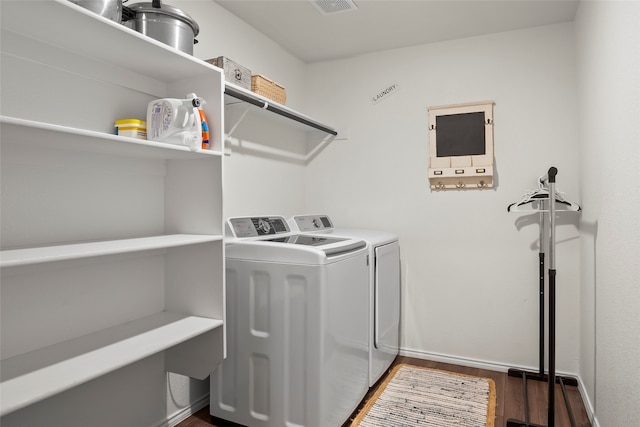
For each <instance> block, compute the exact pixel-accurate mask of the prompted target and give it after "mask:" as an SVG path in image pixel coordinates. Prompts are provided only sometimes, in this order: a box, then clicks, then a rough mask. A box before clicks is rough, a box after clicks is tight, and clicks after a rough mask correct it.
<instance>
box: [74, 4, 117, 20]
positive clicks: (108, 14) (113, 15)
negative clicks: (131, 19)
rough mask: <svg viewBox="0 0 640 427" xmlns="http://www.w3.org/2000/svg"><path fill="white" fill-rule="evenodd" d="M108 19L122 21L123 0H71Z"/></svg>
mask: <svg viewBox="0 0 640 427" xmlns="http://www.w3.org/2000/svg"><path fill="white" fill-rule="evenodd" d="M69 1H70V2H71V3H75V4H77V5H78V6H82V7H84V8H85V9H89V10H90V11H92V12H95V13H97V14H98V15H100V16H103V17H105V18H107V19H111V20H112V21H115V22H117V23H118V24H119V23H121V22H122V0H69Z"/></svg>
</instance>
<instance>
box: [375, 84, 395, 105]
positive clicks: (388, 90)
mask: <svg viewBox="0 0 640 427" xmlns="http://www.w3.org/2000/svg"><path fill="white" fill-rule="evenodd" d="M398 89H399V87H398V83H392V84H390V85H387V86H386V87H385V88H384V89H382V90H381V91H379V92H378V93H376V94H375V95H374V96H372V97H371V103H372V104H377V103H378V102H380V101H382V100H383V99H387V98H389V97H390V96H391V95H393V94H394V93H396V92H397V91H398Z"/></svg>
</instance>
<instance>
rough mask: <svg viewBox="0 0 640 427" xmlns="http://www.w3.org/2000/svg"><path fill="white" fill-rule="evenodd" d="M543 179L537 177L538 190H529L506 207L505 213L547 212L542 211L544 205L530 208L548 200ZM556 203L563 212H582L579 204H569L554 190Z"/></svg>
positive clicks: (561, 193) (546, 210) (561, 194)
mask: <svg viewBox="0 0 640 427" xmlns="http://www.w3.org/2000/svg"><path fill="white" fill-rule="evenodd" d="M542 178H543V177H538V188H537V189H535V190H529V191H527V192H526V193H524V194H523V195H522V197H521V198H520V200H519V201H517V202H515V203H511V204H510V205H509V206H507V212H549V210H548V209H544V203H539V206H540V208H538V209H536V208H532V207H531V205H533V204H534V203H535V202H544V200H549V189H548V188H547V187H545V186H544V183H543V180H542ZM555 193H556V197H555V200H556V203H559V204H560V206H558V207H561V209H558V210H565V211H573V212H577V211H580V210H582V208H581V207H580V205H579V204H577V203H575V202H571V201H569V200H567V199H565V197H564V194H565V193H563V192H561V191H557V190H556V192H555Z"/></svg>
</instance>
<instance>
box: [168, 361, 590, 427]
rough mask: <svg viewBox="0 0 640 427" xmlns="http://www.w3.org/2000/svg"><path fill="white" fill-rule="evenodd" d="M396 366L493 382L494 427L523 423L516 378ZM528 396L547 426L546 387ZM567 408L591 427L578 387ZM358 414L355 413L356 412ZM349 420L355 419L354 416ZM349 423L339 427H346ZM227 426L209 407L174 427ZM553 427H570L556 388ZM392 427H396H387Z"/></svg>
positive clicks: (535, 418) (536, 419) (531, 388)
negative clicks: (438, 371) (216, 418)
mask: <svg viewBox="0 0 640 427" xmlns="http://www.w3.org/2000/svg"><path fill="white" fill-rule="evenodd" d="M395 363H410V364H412V365H417V366H425V367H429V368H435V369H441V370H444V371H450V372H459V373H463V374H467V375H475V376H480V377H485V378H492V379H493V380H494V381H495V383H496V394H497V407H496V422H495V427H504V426H506V424H507V420H509V419H514V420H524V400H523V397H522V381H521V380H520V379H519V378H514V377H509V376H508V375H507V374H506V373H505V372H497V371H490V370H487V369H479V368H469V367H466V366H459V365H452V364H448V363H441V362H432V361H429V360H422V359H414V358H410V357H404V356H398V358H397V359H396V361H395ZM527 383H528V389H527V390H528V394H529V417H530V419H529V422H531V423H534V424H539V425H546V424H547V383H545V382H540V381H528V382H527ZM565 389H566V391H567V396H568V400H569V404H570V405H571V408H572V413H573V417H574V421H575V427H590V426H591V423H590V422H589V417H588V415H587V411H586V410H585V406H584V403H583V402H582V396H580V392H579V391H578V388H577V387H571V386H568V387H565ZM374 390H375V387H374V388H372V389H371V391H370V392H369V393H368V394H367V396H366V397H365V399H364V400H363V403H362V404H361V406H362V405H363V404H364V402H365V401H366V400H367V399H368V398H369V396H370V395H371V394H373V392H374ZM356 413H357V411H356ZM356 413H354V415H353V416H352V418H353V417H354V416H355V414H356ZM349 424H350V421H348V422H347V423H345V424H344V425H343V426H342V427H348V426H349ZM229 425H231V424H229V423H214V422H213V421H212V420H211V417H210V415H209V406H206V407H204V408H202V409H201V410H200V411H198V412H197V413H195V414H194V415H192V416H190V417H189V418H187V419H186V420H184V421H182V422H181V423H180V424H178V425H177V427H212V426H213V427H228V426H229ZM555 426H556V427H571V422H570V418H569V414H568V411H567V409H566V405H565V402H564V397H563V394H562V390H561V389H560V386H559V385H556V393H555ZM389 427H395V426H389Z"/></svg>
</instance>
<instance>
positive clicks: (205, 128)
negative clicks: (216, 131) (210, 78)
mask: <svg viewBox="0 0 640 427" xmlns="http://www.w3.org/2000/svg"><path fill="white" fill-rule="evenodd" d="M187 98H192V99H195V98H198V97H197V96H196V94H195V93H190V94H188V95H187ZM198 99H199V100H200V105H199V106H198V114H200V124H201V126H202V149H203V150H208V149H209V122H207V117H206V116H205V114H204V110H203V109H202V106H203V105H204V104H206V103H207V101H205V100H204V99H202V98H198Z"/></svg>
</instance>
